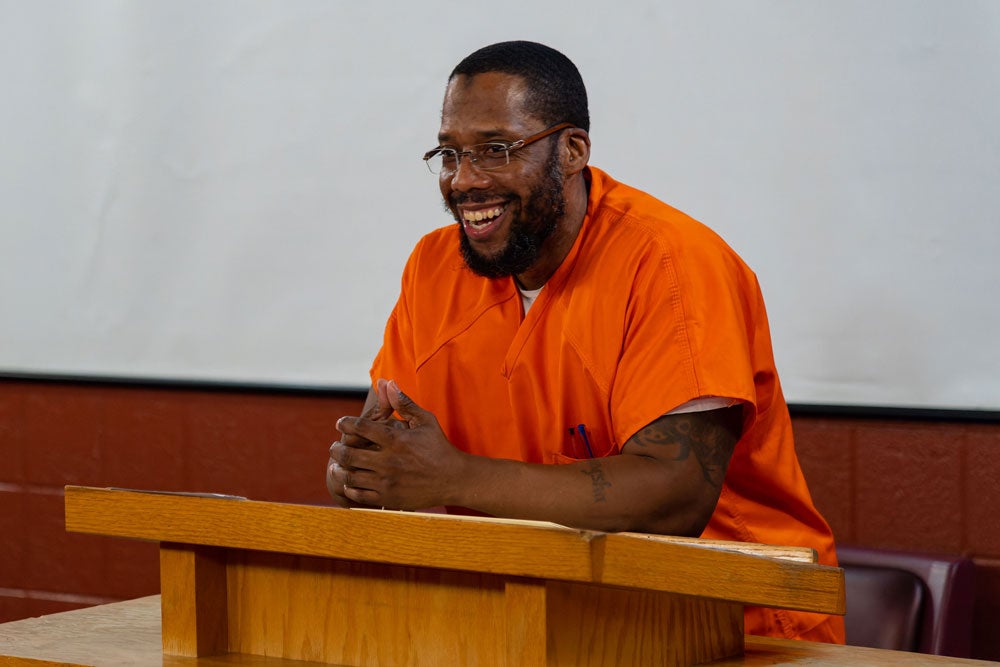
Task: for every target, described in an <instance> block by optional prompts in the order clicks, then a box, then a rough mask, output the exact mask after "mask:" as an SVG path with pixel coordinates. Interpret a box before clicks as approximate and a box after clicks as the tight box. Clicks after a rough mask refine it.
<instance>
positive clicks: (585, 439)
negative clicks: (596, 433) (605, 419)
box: [576, 424, 594, 458]
mask: <svg viewBox="0 0 1000 667" xmlns="http://www.w3.org/2000/svg"><path fill="white" fill-rule="evenodd" d="M576 430H577V431H578V432H579V433H580V437H581V438H583V446H584V447H586V448H587V456H589V457H590V458H594V450H593V449H591V448H590V438H588V437H587V427H586V426H584V425H583V424H579V425H578V426H577V427H576Z"/></svg>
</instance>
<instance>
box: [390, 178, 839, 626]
mask: <svg viewBox="0 0 1000 667" xmlns="http://www.w3.org/2000/svg"><path fill="white" fill-rule="evenodd" d="M588 177H589V185H590V191H589V197H588V204H587V215H586V217H585V219H584V221H583V226H582V228H581V230H580V233H579V235H578V237H577V239H576V241H575V243H574V245H573V248H572V249H571V250H570V252H569V254H568V255H567V256H566V259H565V260H564V261H563V262H562V264H561V265H560V266H559V268H558V269H557V270H556V272H555V273H554V274H553V275H552V277H551V278H550V279H549V281H548V282H547V283H546V284H545V286H544V287H543V288H542V290H541V292H540V293H539V295H538V297H537V299H536V300H535V302H534V304H533V305H532V307H531V309H530V310H529V311H528V313H527V315H525V314H524V311H523V307H522V304H521V298H520V293H519V292H518V290H517V287H516V285H515V283H514V280H513V278H510V277H507V278H501V279H487V278H482V277H479V276H477V275H475V274H473V273H472V272H471V271H470V270H469V269H468V268H467V267H466V265H465V263H464V261H463V260H462V258H461V255H460V253H459V234H460V231H459V229H458V227H457V225H451V226H448V227H445V228H441V229H438V230H436V231H433V232H431V233H430V234H428V235H426V236H425V237H424V238H423V239H421V240H420V242H419V243H418V244H417V246H416V248H415V249H414V251H413V253H412V255H411V256H410V259H409V261H408V262H407V265H406V268H405V270H404V272H403V278H402V291H401V294H400V297H399V301H398V302H397V304H396V306H395V308H394V309H393V312H392V314H391V315H390V317H389V321H388V323H387V325H386V330H385V338H384V341H383V345H382V349H381V350H380V352H379V354H378V356H377V357H376V359H375V362H374V364H373V366H372V370H371V376H372V379H373V381H374V380H375V379H377V378H387V379H394V380H396V382H397V383H398V384H399V386H400V387H401V388H402V390H403V391H405V392H406V393H407V394H408V395H409V396H410V397H411V398H413V400H414V401H416V403H417V404H418V405H420V406H421V407H423V408H425V409H427V410H429V411H431V412H432V413H434V415H436V417H437V418H438V420H439V422H440V424H441V427H442V428H443V429H444V432H445V434H446V435H447V436H448V438H449V440H450V441H451V442H452V443H453V444H454V445H455V446H456V447H459V448H460V449H462V450H464V451H467V452H469V453H472V454H479V455H483V456H490V457H494V458H506V459H515V460H519V461H526V462H530V463H547V464H556V463H562V462H568V461H574V460H578V459H582V458H586V457H589V456H594V457H600V456H613V455H616V454H618V453H619V452H620V450H621V447H622V445H624V443H625V442H626V441H627V440H628V439H629V438H630V437H632V435H633V434H634V433H636V432H637V431H638V430H640V429H641V428H643V427H644V426H646V425H647V424H649V423H650V422H652V421H654V420H656V419H657V418H659V417H660V416H661V415H663V414H666V413H667V412H669V411H670V410H671V409H673V408H675V407H677V406H680V405H682V404H683V403H686V402H687V401H690V400H692V399H694V398H698V397H703V396H719V397H727V398H732V399H736V400H738V401H740V402H742V403H743V404H744V428H743V434H742V436H741V438H740V441H739V443H738V444H737V446H736V449H735V451H734V453H733V457H732V460H731V462H730V464H729V468H728V470H727V473H726V479H725V482H724V484H723V488H722V493H721V496H720V498H719V502H718V505H717V506H716V509H715V512H714V514H713V515H712V517H711V519H710V521H709V523H708V526H707V527H706V528H705V531H704V532H703V533H702V537H706V538H713V539H723V540H737V541H746V542H762V543H767V544H777V545H801V546H807V547H811V548H813V549H816V551H817V552H818V554H819V560H820V562H821V563H824V564H828V565H836V555H835V552H834V544H833V536H832V534H831V531H830V528H829V526H828V525H827V523H826V521H825V520H824V519H823V517H822V516H821V515H820V514H819V512H818V511H817V510H816V508H815V507H814V506H813V504H812V500H811V498H810V495H809V491H808V488H807V487H806V483H805V479H804V478H803V475H802V471H801V469H800V468H799V463H798V458H797V457H796V455H795V449H794V445H793V441H792V425H791V420H790V418H789V415H788V408H787V406H786V405H785V400H784V397H783V395H782V393H781V386H780V384H779V382H778V374H777V371H776V370H775V365H774V359H773V355H772V351H771V338H770V332H769V329H768V324H767V315H766V313H765V311H764V302H763V299H762V297H761V292H760V288H759V286H758V284H757V279H756V276H755V275H754V274H753V272H752V271H751V270H750V269H749V268H748V267H747V266H746V264H744V262H743V261H742V260H741V259H740V258H739V256H737V255H736V253H735V252H734V251H733V250H732V249H731V248H730V247H729V246H728V245H726V243H725V242H724V241H723V240H722V239H721V238H719V236H718V235H716V234H715V233H714V232H713V231H711V230H710V229H709V228H708V227H706V226H704V225H702V224H701V223H699V222H697V221H696V220H694V219H692V218H690V217H688V216H687V215H685V214H683V213H681V212H680V211H678V210H676V209H674V208H672V207H670V206H668V205H666V204H664V203H663V202H660V201H658V200H657V199H655V198H653V197H651V196H649V195H647V194H645V193H643V192H641V191H639V190H636V189H634V188H631V187H629V186H627V185H624V184H622V183H618V182H617V181H615V180H613V179H612V178H611V177H609V176H608V175H607V174H605V173H604V172H602V171H600V170H599V169H596V168H594V167H590V168H589V173H588ZM581 424H582V425H584V427H585V429H586V432H587V435H588V440H589V443H588V442H584V439H583V438H582V437H581V436H580V434H579V429H578V428H576V427H577V426H578V425H581ZM588 444H589V450H588ZM745 620H746V623H745V630H746V632H747V633H748V634H764V635H772V636H779V637H797V638H807V639H813V640H817V641H832V642H843V620H842V619H841V618H839V617H831V616H825V615H820V614H809V613H803V612H792V611H784V610H771V609H761V608H750V607H748V608H747V611H746V619H745Z"/></svg>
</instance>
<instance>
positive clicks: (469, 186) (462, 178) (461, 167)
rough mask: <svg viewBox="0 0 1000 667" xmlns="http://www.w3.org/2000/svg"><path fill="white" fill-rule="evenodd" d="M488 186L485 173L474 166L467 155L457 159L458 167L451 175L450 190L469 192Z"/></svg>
mask: <svg viewBox="0 0 1000 667" xmlns="http://www.w3.org/2000/svg"><path fill="white" fill-rule="evenodd" d="M489 185H490V178H489V176H487V174H486V172H485V171H483V170H482V169H480V168H479V167H478V166H476V164H475V163H474V162H473V161H472V160H471V159H469V156H468V155H464V156H462V157H461V158H459V160H458V165H457V166H456V167H455V171H454V173H452V175H451V188H452V189H453V190H459V191H462V192H467V191H469V190H481V189H483V188H487V187H489Z"/></svg>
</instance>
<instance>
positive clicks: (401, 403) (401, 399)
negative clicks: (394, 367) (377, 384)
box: [386, 380, 427, 428]
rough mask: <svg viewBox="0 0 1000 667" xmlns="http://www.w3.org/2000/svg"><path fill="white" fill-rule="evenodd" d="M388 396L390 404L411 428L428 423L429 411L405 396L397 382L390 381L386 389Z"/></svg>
mask: <svg viewBox="0 0 1000 667" xmlns="http://www.w3.org/2000/svg"><path fill="white" fill-rule="evenodd" d="M386 395H387V398H388V399H389V404H390V405H391V406H392V407H393V409H394V410H395V411H396V412H397V413H399V416H400V417H402V418H403V419H404V420H406V422H407V423H408V424H409V425H410V428H413V427H414V426H419V425H420V424H423V423H424V422H426V421H427V419H426V415H427V411H426V410H424V409H423V408H422V407H420V406H419V405H417V404H416V403H414V402H413V399H412V398H410V397H409V396H407V395H406V394H404V393H403V390H402V389H400V388H399V385H398V384H396V381H395V380H390V381H389V385H388V386H387V387H386Z"/></svg>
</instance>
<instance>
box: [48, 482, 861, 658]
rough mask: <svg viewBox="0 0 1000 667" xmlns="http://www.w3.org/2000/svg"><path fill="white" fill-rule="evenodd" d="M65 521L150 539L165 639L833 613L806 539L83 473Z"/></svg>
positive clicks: (402, 650)
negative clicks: (198, 491) (111, 483)
mask: <svg viewBox="0 0 1000 667" xmlns="http://www.w3.org/2000/svg"><path fill="white" fill-rule="evenodd" d="M66 528H67V530H70V531H74V532H82V533H94V534H100V535H110V536H118V537H127V538H135V539H143V540H154V541H158V542H160V588H161V604H162V610H161V611H162V637H163V652H164V654H165V655H176V656H192V657H194V656H212V655H224V654H244V655H248V656H268V657H274V658H285V659H291V660H302V661H312V662H318V663H326V664H333V665H365V666H367V665H379V666H383V667H385V666H395V665H434V666H436V665H462V666H473V665H484V666H489V667H494V666H497V665H510V666H511V667H530V666H533V665H567V666H569V665H572V666H574V667H576V666H579V665H614V666H620V665H693V664H699V663H703V662H709V661H712V660H716V659H719V658H723V657H727V656H733V655H738V654H740V653H741V652H742V651H743V640H744V637H743V606H744V605H746V604H751V605H761V606H768V607H781V608H786V609H798V610H805V611H816V612H823V613H832V614H843V613H844V583H843V572H842V570H840V569H839V568H833V567H825V566H821V565H816V564H814V563H813V562H803V561H811V558H810V557H809V553H807V554H806V556H805V557H803V555H802V553H801V552H808V550H795V549H790V550H786V551H787V553H786V554H785V555H787V556H789V557H788V558H773V557H767V556H761V555H754V554H753V553H746V552H745V551H747V550H750V551H753V550H754V548H753V547H748V546H747V545H742V544H740V543H708V542H702V541H700V540H684V539H676V538H664V537H660V536H650V535H641V534H630V533H601V532H594V531H584V530H574V529H570V528H565V527H562V526H557V525H555V524H548V523H540V522H527V521H506V520H497V519H479V518H469V517H456V516H446V515H437V514H419V513H412V512H382V511H366V510H342V509H335V508H331V507H318V506H307V505H288V504H279V503H267V502H257V501H250V500H244V499H232V498H223V497H203V496H194V495H186V494H167V493H156V492H141V491H124V490H113V489H96V488H88V487H67V488H66ZM760 551H761V552H762V553H770V551H769V550H768V549H767V548H766V547H763V548H761V549H760Z"/></svg>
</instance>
